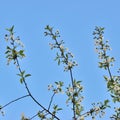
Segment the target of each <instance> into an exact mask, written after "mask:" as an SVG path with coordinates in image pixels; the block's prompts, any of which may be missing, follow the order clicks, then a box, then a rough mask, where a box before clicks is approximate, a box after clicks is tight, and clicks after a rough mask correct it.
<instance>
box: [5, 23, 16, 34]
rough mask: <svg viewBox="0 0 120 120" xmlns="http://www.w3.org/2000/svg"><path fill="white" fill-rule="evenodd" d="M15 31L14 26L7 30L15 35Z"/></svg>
mask: <svg viewBox="0 0 120 120" xmlns="http://www.w3.org/2000/svg"><path fill="white" fill-rule="evenodd" d="M13 29H14V25H13V26H12V27H11V28H7V29H6V30H7V31H9V32H10V33H11V34H13Z"/></svg>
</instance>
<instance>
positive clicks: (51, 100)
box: [48, 92, 56, 110]
mask: <svg viewBox="0 0 120 120" xmlns="http://www.w3.org/2000/svg"><path fill="white" fill-rule="evenodd" d="M55 94H56V93H55V92H54V93H53V95H52V97H51V99H50V103H49V106H48V110H50V107H51V104H52V102H53V98H54V96H55Z"/></svg>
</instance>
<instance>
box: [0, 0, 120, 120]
mask: <svg viewBox="0 0 120 120" xmlns="http://www.w3.org/2000/svg"><path fill="white" fill-rule="evenodd" d="M119 5H120V1H119V0H115V1H112V0H111V1H110V0H101V1H98V0H75V1H72V0H60V1H56V0H51V1H50V0H34V1H32V0H31V1H28V0H25V1H24V0H21V1H16V0H10V1H8V0H3V1H2V0H1V3H0V49H1V52H0V67H1V69H0V73H1V75H0V80H1V87H0V104H1V105H4V104H6V103H7V102H9V101H10V100H12V99H14V98H17V97H20V96H22V95H25V94H26V91H25V89H24V86H23V85H21V84H20V83H19V78H18V76H16V74H17V73H18V71H17V69H16V68H15V66H13V65H12V64H11V65H10V66H6V60H5V58H4V51H5V47H6V42H5V41H4V35H5V34H6V30H5V28H9V27H11V26H12V25H14V26H15V31H16V35H19V36H20V38H21V40H22V42H23V43H24V45H25V51H26V58H25V59H24V60H22V61H21V62H20V64H21V66H22V69H25V70H26V71H27V72H28V73H31V74H32V76H31V77H30V78H28V79H27V80H28V81H27V82H28V85H29V88H30V90H31V92H32V93H33V95H34V96H35V97H36V98H37V99H38V100H39V101H40V102H41V103H42V104H43V105H44V106H46V107H47V106H48V102H49V98H50V94H51V93H48V91H47V85H48V84H50V83H54V81H60V80H62V81H64V82H65V85H67V84H68V83H69V79H70V76H69V74H68V73H64V72H63V66H57V63H56V62H54V58H55V51H51V50H50V48H49V46H48V44H49V42H50V38H46V37H44V28H45V26H46V25H48V24H49V25H51V26H53V27H54V28H55V29H59V31H60V34H61V39H63V40H64V41H65V45H66V47H68V48H69V49H70V51H71V52H72V53H73V54H74V55H75V60H76V61H77V62H78V64H79V66H78V67H76V68H75V69H74V77H75V78H76V79H78V80H82V81H83V82H82V84H83V86H84V93H83V95H84V96H85V99H84V102H83V105H84V106H85V111H86V110H88V109H89V108H91V103H93V102H98V101H103V100H104V99H107V98H109V94H108V92H106V91H107V90H106V85H105V81H104V79H103V75H105V74H107V73H106V72H105V71H104V70H100V69H99V68H98V65H97V61H98V59H97V55H96V53H95V51H94V40H93V36H92V32H93V30H94V28H95V26H102V27H105V39H108V40H109V41H110V44H111V47H112V49H113V50H112V51H111V53H112V55H113V56H115V58H116V63H115V69H113V72H114V73H115V72H116V71H117V68H119V65H120V64H119V60H120V58H119V51H120V50H119V45H120V41H119V34H120V33H119V32H120V31H119V28H120V22H119V21H120V15H119V11H120V7H119ZM65 99H66V98H65V97H64V95H58V96H56V98H55V100H56V102H58V103H59V105H60V106H61V107H63V108H64V109H65V110H64V112H61V113H60V114H58V116H60V118H61V120H63V119H65V120H71V116H72V114H71V112H69V111H70V109H69V108H68V107H64V106H65V104H64V102H65ZM38 110H39V107H37V106H36V105H35V104H34V103H33V102H32V100H31V99H29V98H26V99H24V100H21V101H19V102H16V103H14V104H12V105H10V106H8V107H6V108H5V109H4V112H5V116H4V117H3V116H1V115H0V119H2V120H8V119H15V120H19V119H20V116H21V113H25V115H26V116H30V117H31V116H32V115H34V114H35V113H36V112H37V111H38ZM111 112H112V111H110V110H108V111H107V115H106V117H105V118H103V120H106V119H108V117H109V115H110V113H111ZM35 120H37V118H36V119H35ZM89 120H90V118H89ZM97 120H99V118H98V119H97Z"/></svg>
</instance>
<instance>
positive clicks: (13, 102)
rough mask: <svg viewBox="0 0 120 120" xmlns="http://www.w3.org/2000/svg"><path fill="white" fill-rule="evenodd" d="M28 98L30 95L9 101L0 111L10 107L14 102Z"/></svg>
mask: <svg viewBox="0 0 120 120" xmlns="http://www.w3.org/2000/svg"><path fill="white" fill-rule="evenodd" d="M29 96H30V95H25V96H22V97H19V98H17V99H14V100H12V101H10V102H9V103H7V104H5V105H4V106H2V107H1V108H0V109H3V108H5V107H7V106H8V105H10V104H12V103H14V102H17V101H18V100H21V99H23V98H25V97H29Z"/></svg>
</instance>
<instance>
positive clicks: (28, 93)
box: [16, 58, 60, 120]
mask: <svg viewBox="0 0 120 120" xmlns="http://www.w3.org/2000/svg"><path fill="white" fill-rule="evenodd" d="M16 62H17V66H18V69H19V72H20V73H22V70H21V68H20V64H19V61H18V59H17V58H16ZM23 83H24V85H25V88H26V90H27V92H28V94H29V96H30V97H31V98H32V100H33V101H34V102H35V103H36V104H37V105H38V106H40V107H41V108H42V109H43V110H45V111H46V112H48V113H49V114H50V115H51V116H53V117H54V118H56V119H57V120H60V119H59V118H58V117H57V116H56V115H54V114H52V113H51V112H50V111H49V110H47V109H46V108H45V107H44V106H42V105H41V104H40V103H39V102H38V101H37V100H36V99H35V98H34V97H33V95H32V94H31V92H30V90H29V88H28V86H27V83H26V81H25V79H24V78H23Z"/></svg>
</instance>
